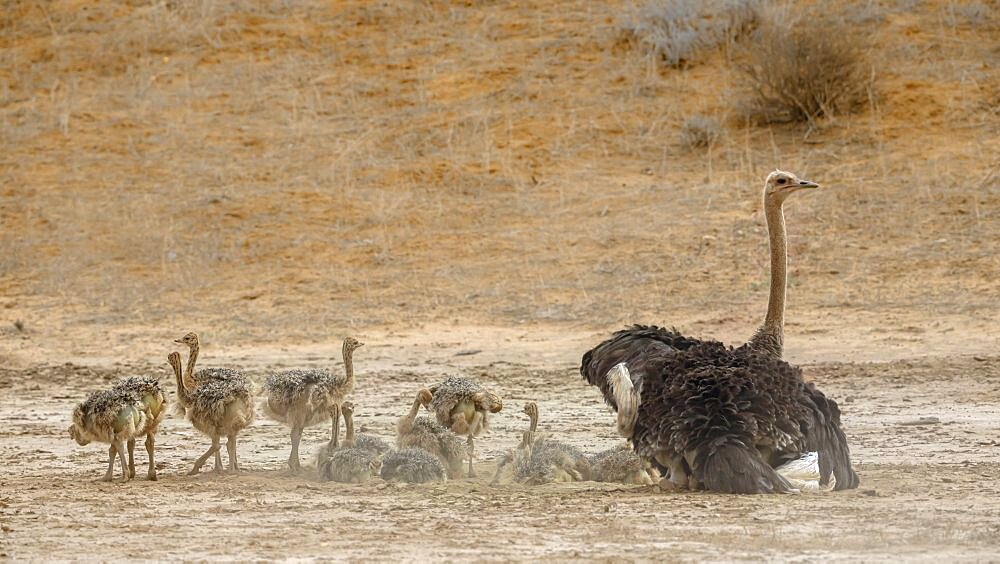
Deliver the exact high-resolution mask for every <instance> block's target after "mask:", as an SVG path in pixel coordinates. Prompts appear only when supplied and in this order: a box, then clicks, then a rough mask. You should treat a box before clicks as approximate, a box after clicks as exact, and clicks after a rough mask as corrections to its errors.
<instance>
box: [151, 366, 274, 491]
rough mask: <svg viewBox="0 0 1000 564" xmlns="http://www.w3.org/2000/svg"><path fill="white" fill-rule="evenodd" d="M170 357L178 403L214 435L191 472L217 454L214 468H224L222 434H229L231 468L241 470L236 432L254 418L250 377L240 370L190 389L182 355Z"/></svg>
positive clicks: (199, 426) (197, 426) (203, 429)
mask: <svg viewBox="0 0 1000 564" xmlns="http://www.w3.org/2000/svg"><path fill="white" fill-rule="evenodd" d="M167 361H168V362H170V366H171V367H172V368H173V369H174V377H175V378H176V380H177V403H178V405H179V407H180V408H181V409H182V410H183V412H184V414H185V415H186V416H187V418H188V419H189V420H190V421H191V424H192V425H194V428H195V429H198V430H199V431H201V432H202V433H205V434H206V435H208V436H209V437H210V438H211V439H212V446H211V447H209V449H208V450H207V451H205V454H203V455H201V456H200V457H199V458H198V460H196V461H195V463H194V467H193V468H192V469H191V471H190V472H188V474H189V475H190V474H197V473H198V471H199V470H201V467H202V465H204V464H205V461H206V460H208V458H209V457H211V456H213V455H214V456H215V471H216V472H222V456H221V455H220V453H219V451H220V450H221V449H222V445H221V438H222V437H223V436H224V437H226V450H227V451H229V470H230V471H232V472H234V473H238V472H239V471H240V466H239V461H238V460H237V458H236V436H237V435H238V434H239V433H240V431H242V430H243V429H244V428H246V427H247V426H248V425H250V423H251V422H253V418H254V402H253V389H252V386H251V384H250V380H249V379H247V378H246V377H245V376H243V375H242V374H240V373H235V374H231V375H229V376H228V377H226V378H219V379H214V380H208V381H203V382H199V383H198V386H197V387H196V388H195V389H194V390H191V391H188V390H187V389H186V388H185V387H184V379H183V376H182V375H181V355H180V354H179V353H177V352H172V353H170V355H169V356H167Z"/></svg>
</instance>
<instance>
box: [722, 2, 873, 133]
mask: <svg viewBox="0 0 1000 564" xmlns="http://www.w3.org/2000/svg"><path fill="white" fill-rule="evenodd" d="M750 43H751V44H750V46H749V47H748V49H747V51H748V53H747V61H746V62H745V63H744V64H743V65H741V66H740V70H741V71H742V75H743V77H744V78H745V81H746V85H747V87H748V89H749V90H750V91H751V92H752V94H753V98H752V100H750V102H749V104H748V105H747V107H746V108H744V111H745V113H746V117H748V118H750V119H751V120H752V121H758V122H764V123H773V122H784V121H810V122H811V121H813V120H815V119H816V118H818V117H821V116H822V117H832V116H834V115H837V114H845V113H848V112H851V111H853V110H855V109H856V108H857V107H859V106H861V105H862V104H864V103H865V102H866V101H867V100H868V99H869V96H870V95H871V91H872V86H873V84H872V83H873V71H872V66H871V63H870V62H869V60H870V59H869V53H870V47H869V45H870V40H869V36H868V35H867V34H865V33H864V32H863V31H859V29H858V27H857V26H852V25H851V24H849V23H847V22H846V21H845V20H844V19H843V18H834V17H828V16H827V17H824V16H817V15H815V14H813V15H811V16H809V17H800V18H795V19H792V18H774V19H772V20H770V21H768V22H766V23H765V24H764V25H763V26H762V27H761V28H760V29H759V30H758V31H757V32H756V33H755V37H754V38H753V40H752V42H750Z"/></svg>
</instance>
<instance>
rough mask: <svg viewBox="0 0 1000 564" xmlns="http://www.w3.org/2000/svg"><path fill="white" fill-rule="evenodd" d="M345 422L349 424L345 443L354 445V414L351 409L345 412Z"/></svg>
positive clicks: (350, 445) (349, 445)
mask: <svg viewBox="0 0 1000 564" xmlns="http://www.w3.org/2000/svg"><path fill="white" fill-rule="evenodd" d="M344 423H345V424H346V425H347V435H346V436H344V445H346V446H348V447H352V446H354V414H353V413H352V412H350V411H345V412H344Z"/></svg>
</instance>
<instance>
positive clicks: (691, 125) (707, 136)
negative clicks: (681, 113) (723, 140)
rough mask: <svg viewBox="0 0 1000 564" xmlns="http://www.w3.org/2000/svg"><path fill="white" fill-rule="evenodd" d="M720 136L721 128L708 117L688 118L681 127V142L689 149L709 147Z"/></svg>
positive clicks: (713, 119) (714, 120)
mask: <svg viewBox="0 0 1000 564" xmlns="http://www.w3.org/2000/svg"><path fill="white" fill-rule="evenodd" d="M721 136H722V127H721V126H720V125H719V122H718V121H716V119H715V118H713V117H710V116H693V117H690V118H688V119H687V120H685V121H684V125H683V126H681V142H682V143H683V144H684V145H685V146H687V147H688V148H689V149H699V148H707V147H711V146H712V145H715V142H716V141H718V140H719V137H721Z"/></svg>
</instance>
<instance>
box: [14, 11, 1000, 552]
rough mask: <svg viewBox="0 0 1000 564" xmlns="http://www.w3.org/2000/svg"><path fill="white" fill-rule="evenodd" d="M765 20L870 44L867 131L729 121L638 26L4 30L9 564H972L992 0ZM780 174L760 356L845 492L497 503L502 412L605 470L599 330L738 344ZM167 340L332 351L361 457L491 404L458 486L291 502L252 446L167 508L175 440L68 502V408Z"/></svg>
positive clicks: (373, 485)
mask: <svg viewBox="0 0 1000 564" xmlns="http://www.w3.org/2000/svg"><path fill="white" fill-rule="evenodd" d="M779 4H780V3H779ZM791 4H793V5H794V6H793V7H803V6H809V5H813V6H819V7H821V8H823V9H828V10H831V11H837V12H838V13H841V14H842V17H844V18H847V19H848V21H850V22H851V25H852V26H855V28H857V29H862V28H863V29H865V30H867V31H869V32H870V33H871V37H872V41H873V45H872V51H873V54H874V56H873V62H874V63H873V67H872V76H874V77H875V81H874V83H873V84H874V87H873V90H872V91H871V96H870V100H869V103H868V105H867V107H865V108H862V109H860V110H859V111H857V112H856V113H854V114H849V115H841V116H836V117H835V118H833V119H824V120H821V121H820V122H818V123H816V124H814V126H812V127H809V126H806V125H801V124H800V125H794V124H786V125H774V126H756V125H751V124H748V123H746V122H745V121H742V120H740V119H739V103H740V100H743V99H744V98H745V97H746V96H747V88H746V84H744V83H743V82H742V81H741V75H740V73H739V72H738V71H737V68H738V63H739V62H740V61H741V56H743V55H741V51H740V49H739V45H738V44H734V45H727V46H725V47H723V48H719V49H709V50H707V51H705V52H704V53H700V54H699V55H698V59H697V60H693V61H691V62H690V64H688V65H687V66H685V67H684V68H672V67H666V66H663V65H659V64H657V62H656V61H654V60H651V59H650V58H649V57H648V56H646V55H644V54H643V53H641V52H639V50H637V49H636V48H635V47H634V46H629V45H628V44H626V43H624V42H623V41H622V35H621V30H622V21H623V18H624V19H627V18H628V17H631V15H633V14H634V13H635V10H634V9H635V6H636V5H637V3H636V2H602V3H593V2H585V1H582V0H567V1H564V2H503V1H494V0H469V1H466V2H430V1H407V0H401V1H399V2H368V1H361V2H354V1H337V2H327V1H323V2H320V1H312V0H304V1H301V2H285V1H280V0H274V1H271V0H234V1H232V2H219V1H214V0H190V1H182V2H174V1H170V2H146V1H132V0H109V1H105V2H99V3H94V2H83V1H80V0H52V1H50V2H17V1H10V2H5V3H3V2H0V6H2V7H0V227H2V229H0V394H2V398H3V401H2V402H0V423H2V425H0V460H2V461H3V470H2V472H0V557H6V558H11V559H17V560H47V559H52V558H59V559H77V558H78V559H112V558H133V559H140V558H148V559H168V558H171V559H176V558H199V557H205V558H214V559H226V558H229V559H233V558H245V559H249V558H254V557H260V558H275V559H277V558H341V559H357V560H363V559H377V560H398V559H404V560H425V559H430V558H443V559H450V560H483V559H540V558H549V559H556V560H569V559H574V558H578V557H586V558H594V559H609V560H614V559H636V560H652V559H657V560H669V561H684V560H690V561H702V560H761V559H771V560H805V561H812V560H817V559H821V558H824V559H826V558H833V559H843V560H898V559H900V558H902V559H906V560H927V561H931V560H933V561H942V560H967V561H972V560H977V561H981V560H997V559H998V558H1000V548H998V547H1000V501H998V500H1000V495H998V494H1000V492H998V491H997V490H998V489H1000V464H998V462H997V461H998V460H1000V458H998V454H1000V451H998V449H1000V357H998V356H997V354H998V351H1000V322H998V319H1000V286H998V279H1000V137H998V136H997V134H996V132H997V131H1000V71H998V69H997V61H998V60H1000V59H998V57H997V45H998V44H1000V20H998V19H997V17H996V14H997V13H998V10H1000V5H998V4H997V2H995V1H987V2H971V1H970V2H956V1H952V0H924V1H913V0H884V1H879V2H870V1H867V0H864V1H854V0H835V1H832V2H822V3H820V2H812V1H809V0H803V1H799V2H793V3H791ZM693 116H707V117H711V118H715V119H717V120H718V122H719V123H720V127H721V129H722V136H721V137H720V139H719V140H718V142H717V143H716V144H715V145H714V146H712V148H711V149H693V148H691V147H688V146H686V145H685V144H684V143H683V142H682V141H681V138H680V135H679V131H680V130H681V128H682V126H683V124H684V123H685V122H686V121H687V120H688V119H689V118H691V117H693ZM774 168H783V169H787V170H792V171H795V172H797V173H799V174H801V175H802V176H804V177H807V178H810V179H812V180H816V181H818V182H820V183H821V184H822V186H823V187H822V188H821V189H820V190H817V191H814V192H813V193H810V194H808V196H802V197H797V198H796V199H795V200H794V201H789V203H788V205H786V216H787V223H788V235H789V246H788V248H789V253H790V264H789V275H790V282H789V302H788V309H787V324H786V341H787V343H786V357H787V358H788V359H789V360H790V361H791V362H794V363H797V364H801V365H803V366H804V367H805V371H806V376H807V378H809V379H811V380H814V381H816V382H818V383H819V385H820V387H821V389H823V390H824V391H825V392H826V393H827V394H828V395H830V396H831V397H833V398H834V399H836V400H837V401H838V402H839V403H840V405H841V408H842V410H843V412H844V426H845V429H846V432H847V436H848V438H849V441H850V444H851V446H852V450H853V453H854V457H855V464H856V465H857V468H858V471H859V474H860V476H861V480H862V485H861V488H860V489H858V490H855V491H850V492H842V493H835V494H834V493H814V494H813V493H804V494H801V495H793V496H757V497H737V496H718V495H712V494H706V493H688V494H677V493H670V494H666V493H661V492H659V491H657V490H656V488H652V487H650V488H643V487H638V488H637V487H625V486H612V485H606V484H597V483H578V484H570V485H550V486H539V487H532V488H529V487H518V486H501V487H490V486H488V485H487V484H486V480H487V479H486V477H485V476H486V475H487V474H488V473H489V472H488V471H489V469H490V467H491V466H492V464H493V460H494V458H495V457H496V456H498V455H500V454H502V453H503V452H504V451H505V450H506V449H509V448H511V447H513V446H514V445H515V444H516V442H517V433H518V431H519V429H520V428H521V427H522V426H523V424H524V421H523V419H524V417H523V415H522V414H521V413H520V407H521V404H522V403H523V402H524V401H526V400H529V399H531V400H535V401H537V402H539V404H540V407H541V410H542V413H541V416H542V421H541V425H542V426H544V427H545V429H546V430H547V431H549V432H551V433H553V434H556V435H558V436H559V438H561V439H563V440H566V441H569V442H572V443H574V444H576V445H578V446H580V447H581V448H583V449H584V450H586V451H597V450H600V449H603V448H606V447H608V446H611V445H614V444H616V443H617V441H618V440H619V439H618V438H617V437H616V435H615V432H614V427H613V419H612V417H611V415H610V414H609V413H608V411H607V410H606V408H605V407H604V406H603V404H602V402H601V401H600V399H599V395H598V393H597V391H596V390H594V389H591V388H588V387H587V386H585V385H584V384H583V382H582V381H581V379H580V378H579V376H578V374H577V373H576V370H577V365H578V363H579V359H580V356H581V355H582V354H583V352H584V351H586V350H587V349H588V348H589V347H591V346H593V345H594V344H595V343H597V342H598V341H599V340H600V339H602V338H603V337H604V336H605V335H607V334H608V333H609V332H610V331H612V330H614V329H617V328H619V327H621V326H622V325H624V324H626V323H633V322H641V323H658V324H666V325H675V326H677V327H678V328H679V329H681V330H683V331H684V332H686V333H691V334H694V335H698V336H710V337H715V338H718V339H721V340H723V341H725V342H729V343H739V342H741V339H745V338H746V337H747V336H748V335H750V334H751V333H752V331H753V330H754V328H755V326H756V325H757V324H758V323H759V322H760V320H761V317H762V316H763V313H764V309H765V302H766V299H767V280H768V278H767V275H768V269H767V258H768V255H767V239H766V233H765V231H764V225H763V218H762V214H761V210H760V186H761V180H762V179H763V177H764V176H765V175H766V174H767V172H768V171H770V170H772V169H774ZM191 330H195V331H198V332H199V334H200V335H201V337H202V341H203V351H204V352H203V363H202V365H203V366H220V365H233V366H238V367H240V368H243V369H245V370H247V371H248V372H249V373H250V374H251V375H252V377H253V378H254V379H255V380H256V381H258V382H260V381H261V380H262V379H263V378H264V377H265V376H266V374H267V372H268V371H270V370H273V369H276V368H282V367H302V366H325V365H327V364H328V363H330V362H334V363H337V362H339V356H340V341H341V339H342V338H343V337H344V336H346V335H355V336H358V337H359V338H360V339H361V340H362V341H365V342H366V343H367V345H366V346H365V347H364V348H363V349H361V350H360V351H359V352H358V354H357V369H358V372H359V378H360V385H359V388H358V390H357V391H356V394H355V398H354V400H355V403H356V405H357V413H356V418H357V420H358V422H359V424H360V425H361V428H362V430H364V431H366V432H372V433H376V434H379V435H382V436H383V437H386V438H389V437H390V436H391V434H392V428H393V424H394V421H395V420H396V418H398V417H399V416H400V415H401V414H402V413H403V412H404V411H405V410H406V409H407V406H408V404H409V402H410V399H409V398H411V397H412V394H413V393H414V392H415V390H416V389H417V387H418V386H422V385H425V384H430V383H433V382H436V381H439V380H440V379H441V378H443V377H444V376H446V375H457V374H462V375H467V376H472V377H475V378H478V379H480V380H481V381H483V382H484V383H487V384H489V385H491V386H493V387H495V388H497V390H498V391H499V392H500V393H501V394H502V396H503V397H504V400H505V405H506V407H505V409H504V411H503V412H501V413H500V414H499V415H498V416H497V418H496V420H495V426H494V428H493V429H492V430H491V432H490V433H489V434H488V435H487V436H485V437H483V439H482V441H481V442H480V452H481V453H482V454H483V461H482V466H483V470H484V471H483V472H482V473H481V476H482V477H480V478H478V479H475V480H468V479H463V480H456V481H453V482H449V483H447V484H443V485H432V486H405V485H391V484H385V483H382V482H381V481H379V480H375V481H372V482H370V483H368V484H364V485H358V486H346V485H338V484H321V483H318V482H317V481H315V479H313V478H311V477H310V476H309V475H308V474H307V475H306V476H303V477H295V478H293V477H289V476H285V475H284V474H283V473H282V466H283V462H284V460H285V457H286V453H287V450H286V449H287V447H288V438H287V434H286V432H285V430H284V429H282V428H281V427H280V426H278V425H277V424H275V423H273V422H270V421H268V420H266V419H265V418H263V417H260V418H258V420H257V422H256V423H255V424H254V425H253V427H251V428H250V429H249V430H248V431H247V432H246V434H245V437H244V438H243V440H242V441H241V443H240V454H241V456H242V461H243V463H244V464H245V467H246V469H247V472H245V473H244V474H243V475H240V476H216V475H213V474H212V473H204V474H202V475H200V476H197V477H187V476H185V475H184V474H185V472H186V471H187V470H188V469H189V466H190V464H191V463H192V461H193V459H194V458H195V457H197V455H198V454H200V453H201V452H203V450H204V449H205V448H207V445H206V441H205V439H204V437H202V436H200V435H199V434H198V433H196V432H195V431H194V430H193V429H192V428H191V427H190V425H189V424H187V423H185V422H184V421H183V420H181V419H180V418H177V417H173V418H170V419H168V420H167V421H166V422H165V423H164V425H163V428H162V431H161V434H160V438H159V442H160V445H161V446H160V450H159V456H158V463H159V466H160V480H159V481H157V482H147V481H145V480H142V479H139V480H136V481H133V482H131V483H129V484H119V483H113V484H104V483H97V482H95V481H94V480H96V479H97V478H98V477H99V476H100V475H101V474H102V472H103V465H104V462H103V460H104V456H105V453H106V451H103V452H102V449H101V448H100V447H99V446H97V445H91V446H88V447H78V446H77V445H76V444H75V443H73V441H71V440H70V439H69V437H68V436H67V434H66V427H67V426H68V424H69V419H70V414H71V411H72V408H73V406H74V405H75V404H76V403H77V402H78V401H80V400H81V399H83V397H85V394H86V393H87V392H88V391H91V390H94V389H97V388H100V387H102V386H104V385H106V384H107V383H108V382H110V381H111V380H112V379H114V378H117V377H120V376H125V375H130V374H138V373H152V374H161V375H162V376H164V377H168V376H169V373H168V368H167V365H166V362H165V357H166V355H167V353H168V352H169V351H170V350H173V348H174V345H173V343H172V340H173V339H175V338H178V337H180V336H181V335H183V334H184V333H186V332H187V331H191ZM167 381H168V382H169V380H167ZM167 388H168V389H172V384H169V383H168V384H167ZM323 435H324V430H323V429H322V428H313V429H310V430H308V431H307V434H306V437H305V439H304V440H305V442H308V443H309V444H310V445H312V444H315V443H318V442H319V441H320V440H322V437H323ZM306 450H309V449H306ZM142 460H144V458H143V457H142V456H140V461H142ZM140 464H141V462H140Z"/></svg>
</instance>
